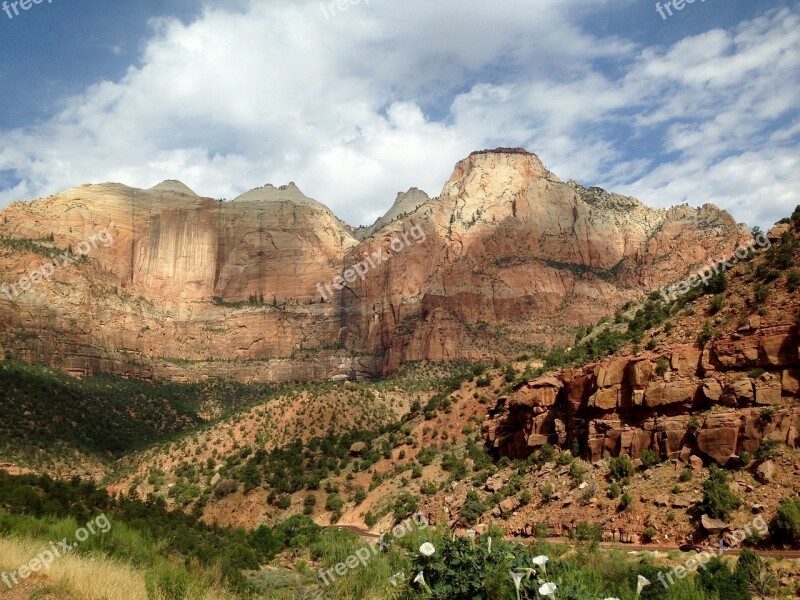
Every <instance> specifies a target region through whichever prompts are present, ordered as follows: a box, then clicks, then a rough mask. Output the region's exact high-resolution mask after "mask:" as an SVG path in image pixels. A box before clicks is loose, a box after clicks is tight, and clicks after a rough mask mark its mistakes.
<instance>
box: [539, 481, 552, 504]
mask: <svg viewBox="0 0 800 600" xmlns="http://www.w3.org/2000/svg"><path fill="white" fill-rule="evenodd" d="M553 494H555V490H554V489H553V486H552V485H550V484H549V483H548V484H547V485H546V486H544V487H543V488H542V500H543V501H544V502H550V500H552V499H553Z"/></svg>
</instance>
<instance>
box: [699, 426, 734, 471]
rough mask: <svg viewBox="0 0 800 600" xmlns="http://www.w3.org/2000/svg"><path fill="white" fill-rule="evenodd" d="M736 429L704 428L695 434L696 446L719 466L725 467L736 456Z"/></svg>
mask: <svg viewBox="0 0 800 600" xmlns="http://www.w3.org/2000/svg"><path fill="white" fill-rule="evenodd" d="M738 438H739V429H738V428H737V427H719V428H713V429H707V428H704V429H702V430H700V432H699V433H698V434H697V446H698V447H699V448H700V450H702V451H703V453H705V454H706V455H707V456H708V457H709V458H711V459H712V460H713V461H714V462H716V463H717V464H719V465H722V466H724V465H726V464H727V463H728V460H730V458H731V457H732V456H733V455H735V454H736V442H737V440H738Z"/></svg>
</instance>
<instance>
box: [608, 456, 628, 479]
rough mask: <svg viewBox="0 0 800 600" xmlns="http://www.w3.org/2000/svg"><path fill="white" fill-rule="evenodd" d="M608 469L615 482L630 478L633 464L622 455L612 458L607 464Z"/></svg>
mask: <svg viewBox="0 0 800 600" xmlns="http://www.w3.org/2000/svg"><path fill="white" fill-rule="evenodd" d="M608 468H609V469H610V470H611V477H612V478H613V479H616V480H617V481H621V480H622V479H625V478H626V477H630V476H631V475H633V473H634V468H633V463H632V462H631V460H630V459H629V458H628V457H627V456H625V455H624V454H623V455H620V456H615V457H614V458H612V459H611V460H610V461H609V463H608Z"/></svg>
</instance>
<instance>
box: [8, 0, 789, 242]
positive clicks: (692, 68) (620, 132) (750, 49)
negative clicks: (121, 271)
mask: <svg viewBox="0 0 800 600" xmlns="http://www.w3.org/2000/svg"><path fill="white" fill-rule="evenodd" d="M349 1H350V2H352V5H350V6H349V7H348V8H347V10H346V11H339V10H338V9H335V8H333V9H332V8H331V7H330V6H329V5H328V4H329V3H328V2H326V3H325V5H326V7H327V8H326V9H325V10H323V8H322V5H320V4H319V3H318V2H313V1H312V2H297V1H293V0H260V1H257V0H253V1H248V0H238V1H235V0H233V1H232V0H229V1H227V2H221V1H219V2H218V1H205V2H204V1H202V0H197V1H194V0H182V1H180V0H162V1H159V2H156V1H155V0H137V2H120V1H112V0H105V1H100V0H52V3H48V0H44V1H43V3H41V4H38V5H33V6H31V8H30V9H29V10H28V11H20V14H19V15H17V16H14V18H12V19H9V18H8V17H7V16H6V13H5V12H3V11H0V51H1V52H2V54H1V55H2V57H3V60H2V61H0V89H2V90H3V110H2V111H0V207H2V206H5V205H6V204H8V203H9V202H11V201H14V200H27V199H32V198H36V197H39V196H44V195H48V194H51V193H56V192H59V191H62V190H64V189H67V188H70V187H73V186H75V185H79V184H82V183H86V182H103V181H120V182H122V183H126V184H129V185H133V186H136V187H150V186H152V185H154V184H156V183H158V182H159V181H161V180H163V179H180V180H182V181H184V182H185V183H186V184H187V185H189V186H190V187H192V188H193V189H195V191H197V192H198V193H200V194H202V195H206V196H211V197H220V198H233V197H235V196H236V195H238V194H240V193H242V192H244V191H246V190H247V189H250V188H253V187H257V186H260V185H263V184H265V183H273V184H275V185H281V184H284V183H287V182H289V181H295V182H296V183H297V184H298V185H299V187H300V188H301V189H302V190H303V191H305V192H306V194H308V195H309V196H312V197H314V198H316V199H318V200H320V201H322V202H324V203H326V204H327V205H328V206H330V207H331V209H333V210H334V212H336V214H338V215H339V216H340V217H341V218H343V219H344V220H346V221H347V222H349V223H351V224H369V223H371V222H372V221H373V220H374V219H375V218H377V217H378V216H379V215H381V214H383V213H384V212H385V211H386V210H387V209H388V207H389V206H390V205H391V203H392V201H393V200H394V197H395V195H396V193H397V192H398V191H404V190H407V189H408V188H409V187H412V186H416V187H420V188H422V189H424V190H425V191H427V192H428V193H429V194H431V195H433V196H435V195H438V193H439V192H440V191H441V188H442V186H443V184H444V183H445V181H446V180H447V178H448V177H449V175H450V173H451V171H452V168H453V165H454V164H455V162H456V161H457V160H459V159H461V158H463V157H465V156H466V155H468V154H469V153H470V152H471V151H473V150H476V149H482V148H487V147H495V146H524V147H526V148H527V149H528V150H530V151H532V152H535V153H537V154H538V155H539V156H540V157H541V158H542V160H543V161H544V163H545V165H547V166H548V168H550V169H551V170H552V171H554V172H555V173H556V174H557V175H559V176H560V177H561V178H562V179H565V180H566V179H576V180H578V181H580V182H581V183H583V184H585V185H587V186H588V185H599V186H601V187H604V188H606V189H609V190H612V191H617V192H620V193H625V194H629V195H633V196H636V197H637V198H639V199H640V200H642V201H643V202H645V203H646V204H648V205H651V206H657V207H667V206H670V205H673V204H678V203H683V202H688V203H689V204H692V205H694V206H700V205H702V204H704V203H706V202H712V203H714V204H717V205H718V206H721V207H723V208H725V209H726V210H728V211H729V212H731V213H732V214H733V215H734V216H735V217H736V218H737V220H739V221H745V222H748V223H750V224H751V225H752V224H759V225H761V226H762V227H765V226H768V225H769V224H771V223H772V222H774V221H775V220H777V219H778V218H780V217H782V216H785V215H786V214H788V213H790V212H791V210H792V209H793V208H794V206H795V205H797V204H800V192H798V191H797V190H798V186H797V183H796V179H797V173H798V172H800V151H799V150H798V141H800V111H799V110H798V105H797V96H798V94H797V90H798V89H800V85H799V84H800V7H798V4H797V3H796V2H793V1H788V0H786V1H783V0H779V1H762V0H705V2H703V1H702V0H696V2H694V3H693V4H686V5H685V7H684V8H683V10H682V11H675V10H673V13H674V14H673V16H671V17H668V18H667V19H666V20H664V19H662V17H661V16H659V13H658V12H657V11H656V5H655V2H650V1H649V0H537V1H536V2H531V1H530V0H505V1H502V2H500V3H485V2H480V3H479V2H475V1H473V0H466V1H465V0H458V1H457V0H437V2H435V3H431V2H430V0H404V2H402V3H400V2H391V1H390V0H370V1H369V3H368V4H367V3H366V2H365V0H360V1H357V0H349ZM661 4H662V5H663V4H666V3H665V2H662V3H661ZM12 12H13V9H12Z"/></svg>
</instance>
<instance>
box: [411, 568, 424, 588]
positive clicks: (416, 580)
mask: <svg viewBox="0 0 800 600" xmlns="http://www.w3.org/2000/svg"><path fill="white" fill-rule="evenodd" d="M414 583H419V584H420V585H425V575H423V574H422V571H420V572H419V573H418V574H417V576H416V577H414Z"/></svg>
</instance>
